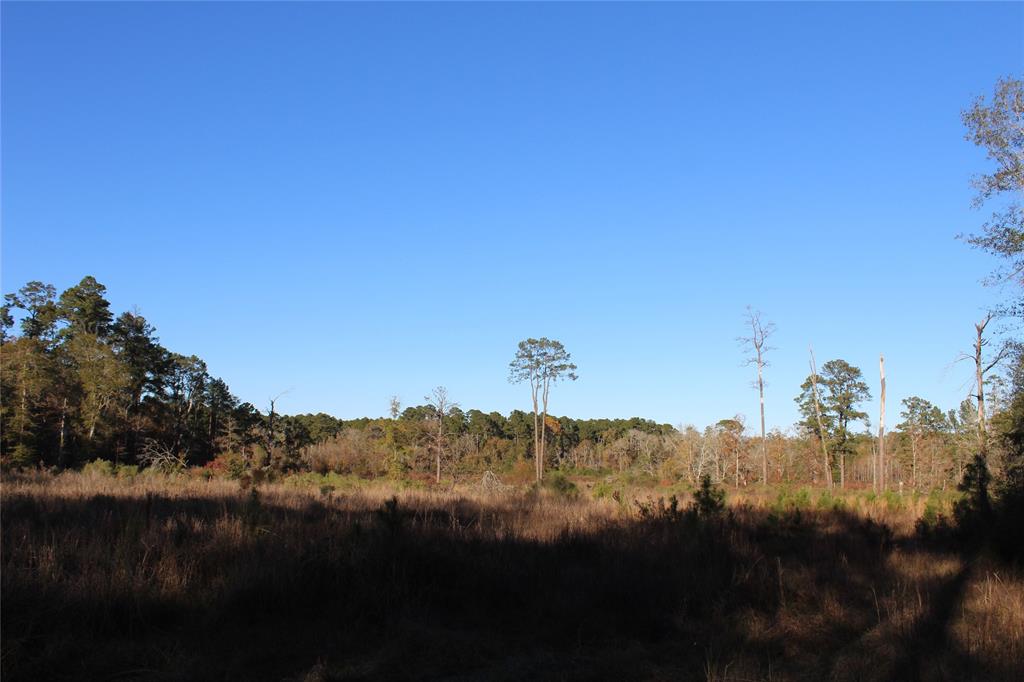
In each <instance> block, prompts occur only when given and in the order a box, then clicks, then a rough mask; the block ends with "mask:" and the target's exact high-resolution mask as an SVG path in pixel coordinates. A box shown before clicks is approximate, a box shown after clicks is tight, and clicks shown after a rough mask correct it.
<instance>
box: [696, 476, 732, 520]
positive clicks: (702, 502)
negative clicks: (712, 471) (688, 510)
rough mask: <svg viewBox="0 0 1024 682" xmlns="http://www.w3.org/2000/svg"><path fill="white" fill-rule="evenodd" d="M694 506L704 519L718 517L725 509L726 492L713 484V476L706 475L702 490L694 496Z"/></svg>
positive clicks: (702, 480) (701, 484)
mask: <svg viewBox="0 0 1024 682" xmlns="http://www.w3.org/2000/svg"><path fill="white" fill-rule="evenodd" d="M693 506H694V509H695V510H696V512H697V515H698V516H700V517H702V518H708V517H711V516H717V515H718V514H720V513H722V510H723V509H725V491H724V490H722V488H721V486H717V485H715V484H713V483H712V482H711V476H709V475H708V474H704V476H703V478H701V479H700V488H698V489H697V492H695V493H694V494H693Z"/></svg>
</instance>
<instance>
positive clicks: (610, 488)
mask: <svg viewBox="0 0 1024 682" xmlns="http://www.w3.org/2000/svg"><path fill="white" fill-rule="evenodd" d="M614 492H615V486H614V485H613V484H612V482H611V481H598V482H597V483H595V484H594V488H593V490H591V493H590V494H591V495H592V496H593V498H594V499H595V500H600V499H603V498H605V497H611V495H612V493H614Z"/></svg>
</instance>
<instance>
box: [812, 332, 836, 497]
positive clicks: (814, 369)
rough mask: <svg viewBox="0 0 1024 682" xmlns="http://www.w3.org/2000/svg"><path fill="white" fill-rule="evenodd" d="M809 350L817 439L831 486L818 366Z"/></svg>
mask: <svg viewBox="0 0 1024 682" xmlns="http://www.w3.org/2000/svg"><path fill="white" fill-rule="evenodd" d="M808 349H809V350H810V351H811V391H812V393H813V395H814V416H815V417H817V419H818V439H819V440H820V441H821V453H822V455H823V456H824V464H825V480H826V481H827V482H828V487H829V488H831V487H832V462H831V461H830V460H829V457H828V445H827V443H826V442H825V425H824V423H823V422H822V420H821V398H820V397H819V396H818V367H817V364H816V363H815V362H814V348H812V347H810V346H808Z"/></svg>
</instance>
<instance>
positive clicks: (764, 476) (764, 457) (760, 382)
mask: <svg viewBox="0 0 1024 682" xmlns="http://www.w3.org/2000/svg"><path fill="white" fill-rule="evenodd" d="M763 366H764V363H763V362H762V361H761V349H760V348H758V349H757V391H758V394H759V395H760V398H761V485H768V437H767V435H766V434H765V430H764V379H763V378H762V374H761V369H762V367H763Z"/></svg>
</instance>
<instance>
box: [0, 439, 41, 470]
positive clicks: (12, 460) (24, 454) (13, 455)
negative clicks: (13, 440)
mask: <svg viewBox="0 0 1024 682" xmlns="http://www.w3.org/2000/svg"><path fill="white" fill-rule="evenodd" d="M38 461H39V455H38V453H37V452H36V451H35V449H34V448H33V447H32V446H31V445H28V444H26V443H18V444H17V445H15V446H14V448H12V449H11V451H10V455H8V457H7V458H6V461H5V462H4V464H5V465H6V466H10V467H14V468H19V469H20V468H23V467H30V466H33V465H35V463H36V462H38Z"/></svg>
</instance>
